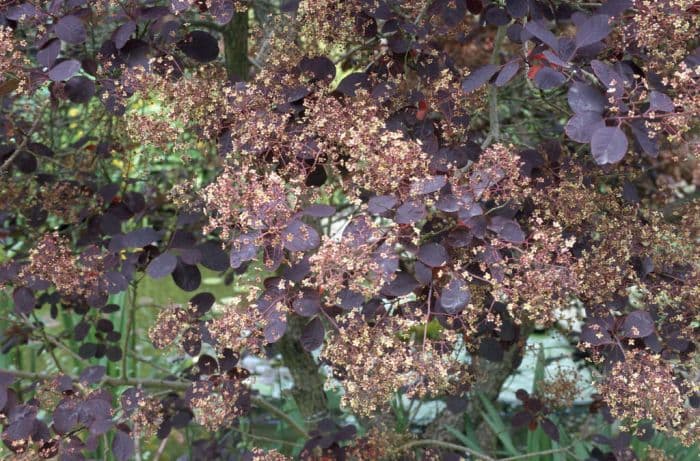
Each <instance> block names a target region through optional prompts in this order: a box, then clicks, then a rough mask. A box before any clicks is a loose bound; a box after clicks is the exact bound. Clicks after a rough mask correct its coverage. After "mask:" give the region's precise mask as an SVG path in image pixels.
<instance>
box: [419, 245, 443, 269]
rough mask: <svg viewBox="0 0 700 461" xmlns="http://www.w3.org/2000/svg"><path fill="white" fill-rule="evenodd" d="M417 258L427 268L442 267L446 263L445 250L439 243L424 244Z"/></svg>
mask: <svg viewBox="0 0 700 461" xmlns="http://www.w3.org/2000/svg"><path fill="white" fill-rule="evenodd" d="M417 258H418V260H419V261H421V262H422V263H423V264H425V265H426V266H428V267H440V266H444V265H445V263H446V262H447V258H448V256H447V250H445V247H444V246H442V245H440V244H439V243H426V244H425V245H423V246H421V247H420V249H419V250H418V255H417Z"/></svg>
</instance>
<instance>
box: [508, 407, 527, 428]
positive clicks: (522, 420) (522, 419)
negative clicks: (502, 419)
mask: <svg viewBox="0 0 700 461" xmlns="http://www.w3.org/2000/svg"><path fill="white" fill-rule="evenodd" d="M530 421H532V413H530V412H529V411H519V412H517V413H516V414H514V415H513V418H512V419H511V420H510V422H511V424H512V425H513V427H514V428H518V427H523V426H527V425H528V424H530Z"/></svg>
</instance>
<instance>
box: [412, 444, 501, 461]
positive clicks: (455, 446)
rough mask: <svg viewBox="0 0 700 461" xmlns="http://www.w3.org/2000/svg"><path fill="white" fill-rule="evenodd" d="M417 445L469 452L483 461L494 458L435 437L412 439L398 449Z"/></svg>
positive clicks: (491, 460)
mask: <svg viewBox="0 0 700 461" xmlns="http://www.w3.org/2000/svg"><path fill="white" fill-rule="evenodd" d="M417 447H440V448H446V449H448V450H454V451H461V452H463V453H467V454H470V455H472V456H474V457H475V458H478V459H483V460H485V461H495V459H494V458H492V457H490V456H488V455H484V454H481V453H479V452H478V451H475V450H472V449H471V448H467V447H463V446H462V445H457V444H454V443H449V442H443V441H442V440H435V439H423V440H414V441H413V442H408V443H406V444H404V445H402V446H400V447H399V451H408V450H410V449H411V448H417Z"/></svg>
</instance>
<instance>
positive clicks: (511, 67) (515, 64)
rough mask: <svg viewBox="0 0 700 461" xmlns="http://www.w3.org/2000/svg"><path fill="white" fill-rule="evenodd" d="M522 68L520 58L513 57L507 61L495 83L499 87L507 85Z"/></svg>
mask: <svg viewBox="0 0 700 461" xmlns="http://www.w3.org/2000/svg"><path fill="white" fill-rule="evenodd" d="M518 70H520V60H519V59H512V60H510V61H508V62H507V63H505V64H504V65H503V67H502V68H501V71H500V72H499V73H498V77H496V81H495V82H494V84H495V85H496V86H498V87H501V86H505V85H506V84H508V82H510V81H511V79H512V78H513V77H514V76H515V74H517V73H518Z"/></svg>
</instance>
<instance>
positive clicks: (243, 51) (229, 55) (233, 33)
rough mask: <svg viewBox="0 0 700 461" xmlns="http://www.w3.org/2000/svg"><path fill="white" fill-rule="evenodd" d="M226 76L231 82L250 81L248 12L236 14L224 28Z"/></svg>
mask: <svg viewBox="0 0 700 461" xmlns="http://www.w3.org/2000/svg"><path fill="white" fill-rule="evenodd" d="M222 34H223V38H224V60H225V62H226V74H227V75H228V78H229V79H231V80H248V74H249V69H250V63H249V62H248V10H246V11H243V12H239V13H236V14H235V15H234V16H233V19H231V21H230V22H229V23H228V24H226V25H225V26H224V27H223V30H222Z"/></svg>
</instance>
